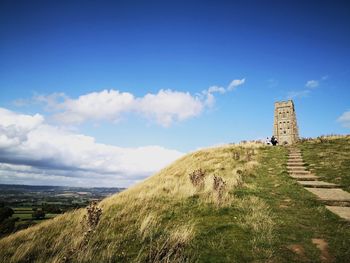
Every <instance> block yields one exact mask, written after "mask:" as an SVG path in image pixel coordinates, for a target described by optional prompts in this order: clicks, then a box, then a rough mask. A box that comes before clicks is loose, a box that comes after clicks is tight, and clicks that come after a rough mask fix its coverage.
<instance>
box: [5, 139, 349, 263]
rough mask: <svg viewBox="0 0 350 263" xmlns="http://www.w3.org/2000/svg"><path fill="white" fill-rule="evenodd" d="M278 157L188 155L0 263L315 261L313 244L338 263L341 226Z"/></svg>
mask: <svg viewBox="0 0 350 263" xmlns="http://www.w3.org/2000/svg"><path fill="white" fill-rule="evenodd" d="M286 153H287V150H286V148H283V147H258V146H256V145H245V146H233V145H232V146H224V147H218V148H211V149H205V150H201V151H198V152H195V153H191V154H189V155H187V156H185V157H183V158H181V159H180V160H178V161H176V162H175V163H173V164H172V165H170V166H169V167H167V168H165V169H163V170H162V171H160V172H159V173H157V174H156V175H154V176H152V177H150V178H149V179H147V180H145V181H144V182H141V183H140V184H138V185H136V186H134V187H132V188H130V189H128V190H126V191H124V192H123V193H120V194H118V195H115V196H112V197H110V198H107V199H105V200H103V201H102V202H101V203H100V204H98V207H100V208H101V209H102V213H101V216H100V217H99V210H98V209H97V208H96V207H91V208H90V213H87V212H86V209H80V210H77V211H75V212H72V213H67V214H64V215H62V216H59V217H56V218H54V219H53V220H49V221H47V222H44V223H42V224H39V225H37V226H34V227H32V228H29V229H26V230H23V231H20V232H18V233H15V234H13V235H11V236H9V237H6V238H4V239H1V240H0V261H1V262H250V261H258V262H266V261H269V262H293V261H294V262H299V261H301V260H302V261H312V262H318V261H320V260H321V252H320V251H319V249H318V248H317V247H316V246H315V245H313V244H312V242H311V239H312V238H322V239H324V240H326V242H328V246H329V248H328V250H329V251H328V252H329V255H330V258H329V259H330V260H336V261H337V262H347V261H348V259H350V249H349V243H348V241H349V240H350V227H349V223H347V222H343V221H342V220H340V219H339V218H338V217H337V216H335V215H333V214H332V213H330V212H329V211H327V210H326V209H325V208H324V207H323V205H322V204H320V203H319V202H317V201H316V200H315V198H314V196H313V195H311V194H310V193H308V192H306V191H305V190H304V189H303V188H302V187H300V186H299V185H297V184H296V182H295V181H294V180H292V179H291V178H290V177H289V176H288V175H287V172H286V159H287V157H286ZM198 169H201V171H198ZM194 171H197V172H195V173H193V172H194ZM190 174H192V181H191V179H190V176H189V175H190ZM214 178H215V179H214ZM223 182H224V183H223ZM89 215H90V216H89ZM295 248H298V249H295Z"/></svg>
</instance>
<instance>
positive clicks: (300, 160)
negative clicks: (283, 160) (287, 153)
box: [287, 158, 304, 163]
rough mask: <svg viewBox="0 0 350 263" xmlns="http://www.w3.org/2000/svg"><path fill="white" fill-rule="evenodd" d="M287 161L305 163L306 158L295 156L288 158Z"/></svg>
mask: <svg viewBox="0 0 350 263" xmlns="http://www.w3.org/2000/svg"><path fill="white" fill-rule="evenodd" d="M287 162H291V163H292V162H294V163H303V162H304V160H303V159H301V158H295V159H288V161H287Z"/></svg>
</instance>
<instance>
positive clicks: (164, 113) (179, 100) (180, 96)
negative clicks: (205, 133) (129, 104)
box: [134, 90, 205, 126]
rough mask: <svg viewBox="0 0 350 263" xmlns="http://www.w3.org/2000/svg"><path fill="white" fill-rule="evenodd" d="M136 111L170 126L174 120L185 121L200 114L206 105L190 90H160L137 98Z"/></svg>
mask: <svg viewBox="0 0 350 263" xmlns="http://www.w3.org/2000/svg"><path fill="white" fill-rule="evenodd" d="M134 106H135V111H137V112H139V113H141V114H144V115H146V116H149V117H151V118H155V119H156V121H157V123H159V124H161V125H163V126H169V125H170V124H171V123H173V122H174V121H183V120H186V119H188V118H191V117H195V116H198V115H199V114H200V113H201V112H202V110H203V108H204V107H205V105H204V103H203V101H201V99H200V98H199V97H194V96H192V95H191V94H190V93H188V92H186V93H185V92H178V91H172V90H160V91H159V92H158V93H157V94H147V95H146V96H144V97H143V98H140V99H138V100H136V102H135V105H134Z"/></svg>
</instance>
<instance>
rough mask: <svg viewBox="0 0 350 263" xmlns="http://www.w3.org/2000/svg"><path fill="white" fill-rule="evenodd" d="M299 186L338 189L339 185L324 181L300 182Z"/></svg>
mask: <svg viewBox="0 0 350 263" xmlns="http://www.w3.org/2000/svg"><path fill="white" fill-rule="evenodd" d="M298 183H299V184H301V185H302V186H305V187H313V188H336V187H339V185H336V184H333V183H328V182H323V181H298Z"/></svg>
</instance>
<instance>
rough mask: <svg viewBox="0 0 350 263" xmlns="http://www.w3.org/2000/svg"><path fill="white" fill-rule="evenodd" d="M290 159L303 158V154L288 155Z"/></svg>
mask: <svg viewBox="0 0 350 263" xmlns="http://www.w3.org/2000/svg"><path fill="white" fill-rule="evenodd" d="M288 159H289V160H294V159H303V156H301V155H288Z"/></svg>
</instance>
